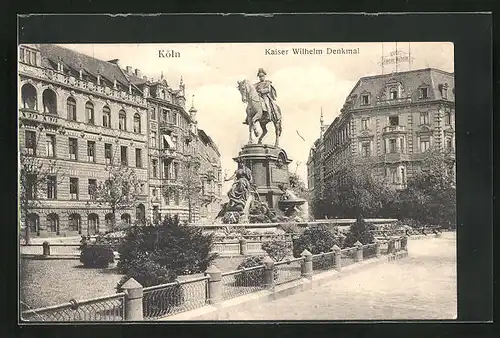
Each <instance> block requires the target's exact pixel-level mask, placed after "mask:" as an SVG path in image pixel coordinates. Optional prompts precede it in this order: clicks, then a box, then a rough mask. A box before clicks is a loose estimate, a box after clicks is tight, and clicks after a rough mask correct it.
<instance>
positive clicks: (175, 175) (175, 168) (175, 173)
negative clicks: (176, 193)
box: [174, 162, 179, 180]
mask: <svg viewBox="0 0 500 338" xmlns="http://www.w3.org/2000/svg"><path fill="white" fill-rule="evenodd" d="M178 178H179V163H178V162H175V163H174V180H176V179H178Z"/></svg>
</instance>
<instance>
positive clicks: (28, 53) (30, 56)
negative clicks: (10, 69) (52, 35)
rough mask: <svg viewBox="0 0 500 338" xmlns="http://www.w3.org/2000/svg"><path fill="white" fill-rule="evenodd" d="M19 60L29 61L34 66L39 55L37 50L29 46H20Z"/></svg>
mask: <svg viewBox="0 0 500 338" xmlns="http://www.w3.org/2000/svg"><path fill="white" fill-rule="evenodd" d="M19 61H20V62H23V63H27V64H29V65H32V66H36V61H37V55H36V51H34V50H31V49H28V48H20V49H19Z"/></svg>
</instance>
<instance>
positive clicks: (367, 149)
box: [361, 142, 370, 157]
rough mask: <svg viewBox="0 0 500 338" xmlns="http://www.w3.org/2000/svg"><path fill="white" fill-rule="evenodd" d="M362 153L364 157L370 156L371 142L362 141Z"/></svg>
mask: <svg viewBox="0 0 500 338" xmlns="http://www.w3.org/2000/svg"><path fill="white" fill-rule="evenodd" d="M361 154H362V155H363V156H364V157H369V156H370V142H363V143H361Z"/></svg>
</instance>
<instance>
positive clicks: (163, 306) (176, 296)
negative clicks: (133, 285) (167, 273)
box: [142, 276, 208, 320]
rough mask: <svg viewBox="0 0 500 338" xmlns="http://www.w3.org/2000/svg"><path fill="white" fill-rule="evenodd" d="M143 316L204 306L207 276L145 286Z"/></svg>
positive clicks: (161, 315) (152, 317)
mask: <svg viewBox="0 0 500 338" xmlns="http://www.w3.org/2000/svg"><path fill="white" fill-rule="evenodd" d="M143 292H144V293H143V299H142V307H143V317H144V319H146V320H148V319H156V318H159V317H164V316H168V315H173V314H176V313H179V312H184V311H188V310H193V309H196V308H199V307H202V306H204V305H205V304H206V303H207V299H208V277H207V276H204V277H199V278H195V279H191V280H187V281H177V282H173V283H168V284H162V285H156V286H151V287H146V288H144V290H143Z"/></svg>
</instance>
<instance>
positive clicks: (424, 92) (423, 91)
mask: <svg viewBox="0 0 500 338" xmlns="http://www.w3.org/2000/svg"><path fill="white" fill-rule="evenodd" d="M428 97H429V89H428V88H427V87H424V88H420V89H419V90H418V98H419V99H427V98H428Z"/></svg>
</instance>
